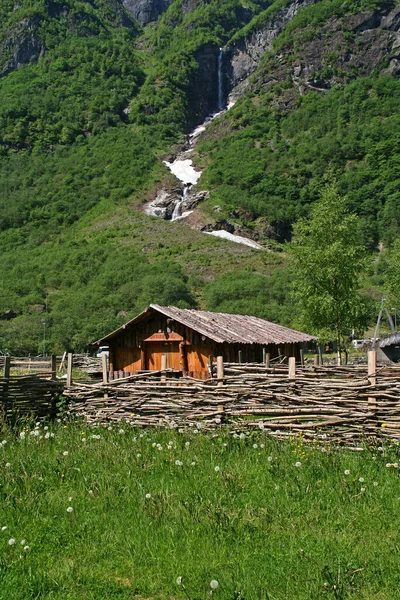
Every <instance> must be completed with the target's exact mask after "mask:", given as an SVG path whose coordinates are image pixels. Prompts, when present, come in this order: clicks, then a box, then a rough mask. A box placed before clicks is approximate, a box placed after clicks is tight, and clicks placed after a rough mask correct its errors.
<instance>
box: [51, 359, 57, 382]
mask: <svg viewBox="0 0 400 600" xmlns="http://www.w3.org/2000/svg"><path fill="white" fill-rule="evenodd" d="M51 378H52V379H53V381H55V380H56V379H57V356H56V355H55V354H52V355H51Z"/></svg>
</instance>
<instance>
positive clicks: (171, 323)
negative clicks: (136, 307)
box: [93, 304, 316, 379]
mask: <svg viewBox="0 0 400 600" xmlns="http://www.w3.org/2000/svg"><path fill="white" fill-rule="evenodd" d="M315 340H316V338H315V337H313V336H311V335H307V334H306V333H301V332H299V331H295V330H294V329H288V328H287V327H282V326H281V325H276V324H275V323H271V322H270V321H265V320H264V319H259V318H258V317H252V316H247V315H233V314H227V313H213V312H207V311H204V310H193V309H183V308H176V307H174V306H159V305H157V304H151V305H150V306H149V308H147V309H146V310H145V311H144V312H142V313H141V314H140V315H138V316H137V317H135V318H134V319H132V320H130V321H128V322H127V323H125V325H122V327H120V328H119V329H116V330H115V331H113V332H112V333H109V334H108V335H106V336H105V337H103V338H101V339H100V340H97V341H96V342H94V344H93V345H97V346H106V345H107V346H108V347H109V361H110V372H111V374H113V373H115V372H117V371H118V372H119V376H121V375H122V376H127V375H128V374H134V373H137V372H138V371H146V370H149V371H154V370H156V371H158V370H160V369H161V356H162V355H163V354H165V355H166V365H167V368H168V369H174V370H176V371H181V372H182V373H184V374H187V375H189V376H191V377H195V378H199V379H207V378H208V377H209V364H210V357H212V359H213V361H214V360H215V359H216V357H217V356H222V357H223V359H224V362H239V357H240V359H241V361H242V362H243V363H246V362H259V363H261V362H262V361H263V356H264V353H269V354H270V357H271V358H275V357H278V356H280V357H282V358H283V357H289V356H295V357H296V358H297V359H299V358H300V350H301V348H303V347H304V345H305V344H307V343H308V342H312V341H315ZM239 352H240V354H239Z"/></svg>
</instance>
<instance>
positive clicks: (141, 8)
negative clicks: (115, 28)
mask: <svg viewBox="0 0 400 600" xmlns="http://www.w3.org/2000/svg"><path fill="white" fill-rule="evenodd" d="M172 2H173V0H123V4H124V6H125V8H126V9H127V10H128V11H129V12H130V14H131V15H132V16H133V17H134V18H135V19H136V20H137V21H138V22H139V23H140V24H141V25H147V23H150V22H151V21H156V20H157V19H158V17H159V16H160V15H162V14H163V13H164V12H165V11H166V10H167V8H168V7H169V5H170V4H172Z"/></svg>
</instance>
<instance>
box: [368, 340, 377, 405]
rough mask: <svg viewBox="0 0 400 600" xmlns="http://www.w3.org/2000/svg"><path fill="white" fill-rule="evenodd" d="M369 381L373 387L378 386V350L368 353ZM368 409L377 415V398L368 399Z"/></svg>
mask: <svg viewBox="0 0 400 600" xmlns="http://www.w3.org/2000/svg"><path fill="white" fill-rule="evenodd" d="M368 381H369V383H370V385H371V386H372V387H375V386H376V350H369V352H368ZM368 408H369V409H370V410H371V411H373V412H374V414H375V413H376V409H377V402H376V398H375V397H373V396H372V397H368Z"/></svg>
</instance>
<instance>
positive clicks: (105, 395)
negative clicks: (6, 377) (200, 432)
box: [64, 353, 400, 443]
mask: <svg viewBox="0 0 400 600" xmlns="http://www.w3.org/2000/svg"><path fill="white" fill-rule="evenodd" d="M375 361H376V356H375V357H374V353H371V361H369V365H368V368H367V366H366V365H364V366H347V367H345V366H343V367H337V366H335V367H314V368H309V369H306V368H297V367H296V366H295V365H294V363H293V362H291V359H290V360H289V366H288V365H282V366H279V367H274V368H265V366H264V365H260V364H245V365H244V364H225V365H223V367H221V365H220V369H219V372H217V377H216V378H214V379H209V380H207V381H199V380H194V379H191V378H189V377H180V378H176V375H177V374H176V373H174V372H173V371H168V370H165V371H157V372H156V371H153V372H147V373H142V374H138V375H133V376H130V377H127V378H125V379H118V380H113V381H110V382H104V381H103V382H101V383H97V384H82V383H76V384H72V385H71V386H69V387H68V388H66V390H65V392H64V395H65V396H66V398H67V399H68V405H69V411H70V413H71V414H73V415H79V416H82V417H84V418H85V419H87V420H88V421H89V422H91V423H94V422H104V421H114V422H118V421H121V420H127V421H129V422H130V423H131V424H132V425H140V426H167V427H180V426H183V425H187V424H190V423H192V424H196V425H197V426H200V427H203V428H204V429H212V428H214V427H216V426H218V425H219V424H220V423H231V424H232V426H234V427H238V428H244V427H247V428H257V427H259V428H260V429H264V430H265V431H267V432H269V433H270V434H271V435H274V436H276V437H288V436H291V435H294V434H298V433H300V432H301V434H302V435H303V436H304V437H306V438H325V437H327V436H329V438H330V439H334V440H337V441H339V440H340V441H342V442H348V443H353V442H354V441H355V440H357V439H359V438H360V437H361V436H365V435H367V436H369V435H370V436H376V437H389V438H396V439H400V402H399V400H400V367H396V366H390V367H386V366H385V367H382V368H379V367H378V368H377V367H376V362H375ZM221 369H222V370H221Z"/></svg>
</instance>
